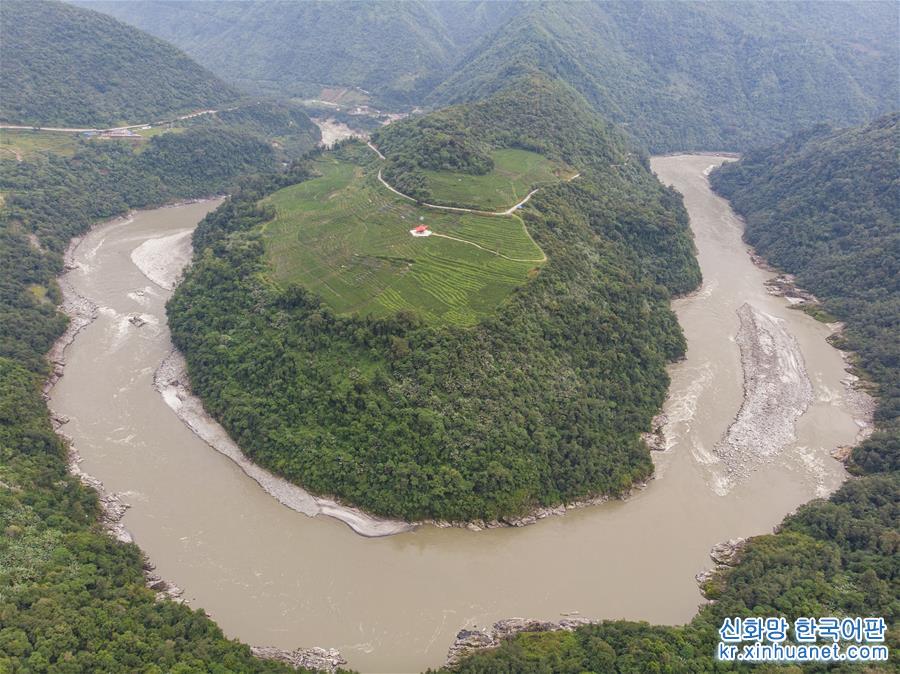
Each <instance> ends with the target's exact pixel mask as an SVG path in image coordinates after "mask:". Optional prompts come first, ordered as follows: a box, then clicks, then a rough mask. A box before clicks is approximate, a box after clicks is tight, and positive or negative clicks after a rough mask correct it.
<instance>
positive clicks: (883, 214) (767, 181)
mask: <svg viewBox="0 0 900 674" xmlns="http://www.w3.org/2000/svg"><path fill="white" fill-rule="evenodd" d="M898 153H900V113H893V114H890V115H887V116H885V117H881V118H880V119H877V120H876V121H874V122H872V123H871V124H868V125H866V126H863V127H856V128H851V129H839V130H832V129H830V128H828V127H825V126H819V127H816V128H814V129H812V130H810V131H807V132H803V133H799V134H797V135H795V136H793V137H791V138H790V139H788V140H787V141H785V142H784V143H782V144H780V145H776V146H775V147H771V148H766V149H763V150H757V151H754V152H750V153H748V154H747V155H746V156H744V157H743V158H742V159H741V161H739V162H736V163H733V164H729V165H725V166H723V167H722V168H721V169H719V170H717V171H715V172H714V173H713V175H712V176H711V182H712V185H713V187H714V188H715V189H716V190H717V191H718V192H719V193H721V194H722V195H724V196H726V197H727V198H728V199H729V200H730V201H731V203H732V205H733V206H734V209H735V210H736V211H737V212H738V213H740V214H741V215H742V216H744V218H745V220H746V223H747V228H746V231H745V235H744V236H745V239H746V240H747V243H749V244H751V245H752V246H754V248H756V250H757V251H759V253H760V254H761V255H763V256H764V257H765V258H766V259H767V260H769V261H771V262H772V264H774V265H776V266H778V267H780V268H782V269H784V270H786V271H788V272H791V273H794V274H796V275H797V281H798V283H799V284H800V285H801V286H802V287H804V288H806V289H808V290H810V291H811V292H812V293H814V294H815V295H816V296H818V297H819V298H820V299H821V300H822V301H823V303H824V307H825V309H827V310H828V311H829V312H830V313H832V314H834V315H835V316H837V317H838V318H839V319H840V320H842V321H844V322H845V323H846V325H847V327H846V330H845V331H844V333H843V338H842V342H843V345H844V346H846V348H849V349H851V350H853V351H855V352H857V353H858V354H859V356H860V358H861V363H860V364H861V366H862V368H863V370H864V371H865V372H867V373H868V375H869V376H870V377H871V378H872V379H873V380H874V381H875V382H876V383H877V384H878V397H879V406H878V410H877V411H876V422H877V424H878V431H877V432H876V433H875V435H873V436H872V438H871V439H869V440H868V441H866V442H864V443H863V444H862V445H860V446H859V447H858V448H857V449H856V450H855V453H854V460H855V461H856V462H857V463H858V464H860V465H866V466H868V465H871V466H875V465H877V466H880V467H882V468H884V469H890V470H897V469H900V326H898V317H900V163H898Z"/></svg>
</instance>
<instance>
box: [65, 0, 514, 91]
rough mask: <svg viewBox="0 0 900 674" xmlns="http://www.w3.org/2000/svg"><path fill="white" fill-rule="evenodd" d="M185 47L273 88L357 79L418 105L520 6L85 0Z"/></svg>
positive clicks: (237, 76) (415, 0)
mask: <svg viewBox="0 0 900 674" xmlns="http://www.w3.org/2000/svg"><path fill="white" fill-rule="evenodd" d="M82 4H85V5H86V6H90V7H94V8H96V9H98V10H101V11H104V12H107V13H109V14H111V15H113V16H116V17H118V18H120V19H122V20H123V21H127V22H129V23H131V24H133V25H135V26H137V27H139V28H141V29H142V30H146V31H148V32H150V33H151V34H153V35H156V36H158V37H161V38H163V39H165V40H168V41H170V42H172V43H173V44H176V45H179V46H180V47H181V48H182V49H184V50H185V51H187V52H188V53H189V54H190V55H191V56H193V57H194V58H196V59H197V61H198V62H200V63H202V64H203V65H205V66H207V67H208V68H210V69H211V70H213V71H214V72H216V73H217V74H219V75H220V76H221V77H224V78H226V79H228V80H229V81H234V82H237V83H241V84H243V85H245V86H248V87H253V88H258V87H259V86H260V85H263V86H264V87H265V89H266V90H267V91H270V92H275V91H278V93H282V94H284V93H288V94H299V93H305V94H307V95H317V94H318V89H319V88H320V87H321V86H322V85H341V86H356V87H362V88H363V89H367V90H371V91H372V93H373V94H375V95H376V96H377V97H379V98H381V99H389V100H392V101H394V102H412V103H415V102H418V100H420V99H421V97H422V96H423V95H424V92H425V91H427V90H428V89H430V88H431V87H432V86H433V85H434V84H436V83H437V78H438V77H440V76H442V75H445V74H447V67H448V66H449V65H450V64H451V63H453V62H455V61H456V60H457V58H458V54H459V53H461V51H462V50H463V49H464V47H465V46H466V45H468V43H469V41H470V40H471V39H472V38H473V36H478V35H480V34H481V33H482V32H484V31H488V30H490V29H492V28H494V27H496V26H497V25H498V24H499V21H500V20H502V18H503V17H505V16H506V15H507V14H509V13H510V12H513V11H517V8H516V7H515V3H491V2H478V3H471V4H467V5H466V6H465V10H464V11H463V10H461V9H460V4H459V3H453V2H437V3H434V2H424V1H422V0H412V1H409V2H395V1H384V2H378V3H372V2H365V1H358V0H351V1H348V0H341V1H339V2H321V1H316V2H260V1H252V2H244V1H237V2H236V1H224V2H204V1H202V0H200V1H196V0H195V1H174V2H167V1H164V0H163V1H153V0H151V1H143V0H139V1H137V2H108V1H100V2H83V3H82Z"/></svg>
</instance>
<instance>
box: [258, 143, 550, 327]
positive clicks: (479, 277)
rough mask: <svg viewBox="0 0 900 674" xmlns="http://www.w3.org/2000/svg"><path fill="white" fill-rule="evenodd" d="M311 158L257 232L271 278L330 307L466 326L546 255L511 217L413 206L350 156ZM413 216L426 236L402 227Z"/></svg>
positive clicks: (278, 195) (281, 193) (408, 224)
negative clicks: (310, 172)
mask: <svg viewBox="0 0 900 674" xmlns="http://www.w3.org/2000/svg"><path fill="white" fill-rule="evenodd" d="M316 166H317V169H318V170H319V172H320V173H321V177H319V178H315V179H313V180H309V181H306V182H303V183H300V184H299V185H293V186H291V187H288V188H285V189H283V190H280V191H278V192H276V193H275V194H273V195H271V196H270V197H268V198H267V201H268V202H270V203H272V204H273V205H274V206H275V209H276V213H277V215H276V217H275V219H274V220H272V221H271V222H269V223H266V224H265V225H264V226H263V232H264V237H265V241H266V249H267V253H268V258H269V261H270V263H271V265H272V275H273V278H274V280H275V281H276V282H278V283H280V284H285V283H290V282H298V283H300V284H302V285H304V286H305V287H307V288H308V289H310V290H312V291H314V292H316V293H317V294H318V295H320V296H321V297H322V298H323V300H324V301H325V302H326V303H327V304H329V305H330V306H331V307H332V308H333V309H334V310H335V311H337V312H338V313H341V314H350V313H357V314H360V315H372V316H385V315H389V314H392V313H394V312H396V311H398V310H401V309H406V310H411V311H414V312H416V313H417V314H419V315H420V316H422V317H423V318H424V319H425V320H426V321H429V322H436V323H451V324H455V325H461V326H468V325H472V324H474V323H476V322H477V321H478V320H479V319H481V318H482V317H484V316H486V315H488V314H490V313H491V312H492V311H493V310H494V309H495V308H496V306H497V305H498V304H499V303H500V302H502V301H503V299H504V298H505V297H507V295H508V294H509V293H510V292H511V291H512V290H513V289H514V288H515V287H516V286H518V285H521V284H522V283H524V282H525V281H527V280H528V278H529V275H530V274H532V273H533V272H534V271H535V270H536V269H537V268H538V267H540V265H541V264H542V263H543V261H544V259H545V258H544V255H543V253H542V251H541V250H540V249H539V248H538V247H537V245H536V244H535V243H534V242H533V241H532V240H531V237H530V236H529V235H528V233H527V231H526V230H525V226H524V223H523V222H522V220H521V219H520V218H519V217H518V216H480V215H474V214H451V213H446V212H441V211H438V210H434V209H428V208H425V207H419V206H417V205H415V204H413V203H411V202H409V201H406V200H404V199H402V198H400V197H398V196H396V195H394V194H392V193H391V192H390V191H388V190H387V189H386V188H385V187H384V186H383V185H381V184H380V183H379V182H378V181H377V179H376V178H375V176H374V174H372V173H369V174H366V173H365V171H364V169H363V168H362V167H360V166H357V165H355V164H353V163H350V162H347V161H341V160H338V159H336V158H335V157H333V156H331V155H325V156H324V157H323V158H322V159H320V160H319V161H318V162H317V164H316ZM420 224H425V225H428V227H429V228H430V229H431V230H432V231H433V232H434V235H432V236H429V237H413V236H412V235H410V233H409V230H410V229H412V228H413V227H415V226H417V225H420ZM444 237H455V238H457V239H461V240H459V241H458V240H453V239H449V238H444Z"/></svg>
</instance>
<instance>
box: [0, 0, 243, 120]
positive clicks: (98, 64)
mask: <svg viewBox="0 0 900 674" xmlns="http://www.w3.org/2000/svg"><path fill="white" fill-rule="evenodd" d="M0 45H2V47H0V48H2V50H3V67H2V70H0V121H4V122H9V123H20V124H28V125H37V126H76V127H78V126H114V125H118V124H122V123H126V122H131V123H141V122H145V121H147V122H149V121H156V120H158V119H160V118H165V117H166V116H169V115H172V114H175V113H180V112H192V111H195V110H198V109H204V108H210V107H215V106H217V105H219V104H221V103H223V102H225V101H228V100H232V99H234V98H235V97H236V94H235V92H234V91H233V90H232V89H230V88H229V87H228V86H226V85H225V84H224V83H223V82H222V81H221V80H219V79H218V78H216V77H215V76H214V75H212V74H211V73H209V72H208V71H206V70H204V69H203V68H202V67H200V66H199V65H197V64H196V63H194V62H193V61H191V59H190V58H188V57H187V56H186V55H185V54H183V53H182V52H180V51H178V49H176V48H175V47H172V46H171V45H168V44H166V43H164V42H162V41H161V40H159V39H157V38H155V37H152V36H150V35H147V34H145V33H142V32H141V31H139V30H136V29H135V28H132V27H131V26H128V25H126V24H124V23H122V22H120V21H117V20H115V19H112V18H110V17H109V16H106V15H104V14H100V13H98V12H93V11H90V10H87V9H82V8H80V7H74V6H72V5H68V4H64V3H62V2H57V1H56V0H4V1H3V2H2V3H0Z"/></svg>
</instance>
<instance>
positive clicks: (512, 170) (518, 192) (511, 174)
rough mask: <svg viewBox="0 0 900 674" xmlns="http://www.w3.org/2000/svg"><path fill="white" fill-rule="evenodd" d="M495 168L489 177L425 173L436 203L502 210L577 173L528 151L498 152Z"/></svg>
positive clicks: (507, 150)
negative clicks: (543, 187) (540, 188)
mask: <svg viewBox="0 0 900 674" xmlns="http://www.w3.org/2000/svg"><path fill="white" fill-rule="evenodd" d="M491 158H492V159H493V160H494V168H493V170H492V171H491V172H490V173H486V174H485V175H471V174H468V173H454V172H452V171H424V174H425V182H426V185H427V186H428V190H429V192H431V194H432V201H433V202H434V203H436V204H445V205H451V206H454V205H459V206H466V207H474V208H480V209H484V210H487V211H502V210H505V209H507V208H510V207H511V206H513V205H515V204H517V203H518V202H519V201H521V200H522V199H524V198H525V196H526V195H527V194H528V193H529V192H530V191H531V190H533V189H534V188H535V187H539V186H540V185H543V184H547V183H553V182H558V181H559V180H568V179H570V178H571V177H572V176H573V175H575V171H572V170H571V169H569V168H567V167H564V166H562V165H561V164H559V163H557V162H553V161H551V160H549V159H547V158H546V157H544V156H542V155H539V154H537V153H536V152H529V151H527V150H509V149H506V150H495V151H494V152H492V153H491Z"/></svg>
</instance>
